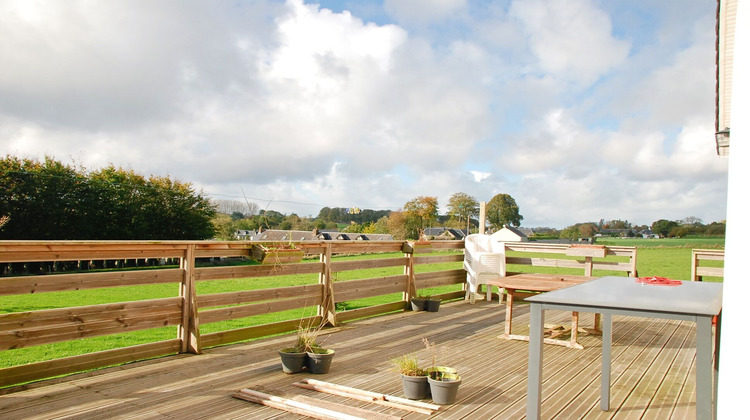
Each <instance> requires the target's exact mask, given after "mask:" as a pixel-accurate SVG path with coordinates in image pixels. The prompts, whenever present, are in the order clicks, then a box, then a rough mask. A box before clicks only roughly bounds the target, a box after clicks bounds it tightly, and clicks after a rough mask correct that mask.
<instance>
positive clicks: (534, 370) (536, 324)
mask: <svg viewBox="0 0 750 420" xmlns="http://www.w3.org/2000/svg"><path fill="white" fill-rule="evenodd" d="M543 343H544V310H543V309H542V305H540V304H536V303H532V304H531V324H530V330H529V375H528V376H529V379H528V388H527V392H526V418H527V419H539V418H540V416H541V412H542V345H543Z"/></svg>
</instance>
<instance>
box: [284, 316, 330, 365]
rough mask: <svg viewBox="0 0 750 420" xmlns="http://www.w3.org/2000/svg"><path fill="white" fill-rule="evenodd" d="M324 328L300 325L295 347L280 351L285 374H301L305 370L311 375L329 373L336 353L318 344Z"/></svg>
mask: <svg viewBox="0 0 750 420" xmlns="http://www.w3.org/2000/svg"><path fill="white" fill-rule="evenodd" d="M322 328H323V326H322V325H317V326H315V327H313V326H312V325H306V326H305V325H302V324H300V327H299V329H297V341H296V343H295V345H294V346H292V347H287V348H283V349H281V350H279V356H280V357H281V368H282V370H283V371H284V373H299V372H302V371H303V370H305V369H307V370H308V371H309V372H310V373H316V374H319V373H328V371H329V370H330V368H331V359H333V355H334V354H335V352H334V351H333V350H331V349H326V348H323V347H321V346H320V345H319V344H318V336H319V335H320V330H321V329H322Z"/></svg>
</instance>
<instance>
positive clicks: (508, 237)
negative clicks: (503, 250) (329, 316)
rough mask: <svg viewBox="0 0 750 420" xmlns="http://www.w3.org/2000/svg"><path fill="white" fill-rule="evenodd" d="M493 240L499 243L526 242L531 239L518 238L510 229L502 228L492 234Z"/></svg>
mask: <svg viewBox="0 0 750 420" xmlns="http://www.w3.org/2000/svg"><path fill="white" fill-rule="evenodd" d="M492 239H493V240H495V241H498V242H526V241H528V240H529V238H527V237H525V236H518V235H516V234H515V233H513V232H512V231H511V230H510V229H506V228H502V229H500V230H498V231H497V232H495V233H493V234H492Z"/></svg>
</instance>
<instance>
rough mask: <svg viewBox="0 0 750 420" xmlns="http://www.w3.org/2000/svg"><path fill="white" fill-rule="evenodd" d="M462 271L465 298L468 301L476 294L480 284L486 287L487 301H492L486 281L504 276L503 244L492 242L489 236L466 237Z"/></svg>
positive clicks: (490, 287) (490, 289)
mask: <svg viewBox="0 0 750 420" xmlns="http://www.w3.org/2000/svg"><path fill="white" fill-rule="evenodd" d="M464 270H466V282H467V283H468V286H469V287H468V288H467V290H466V297H467V298H469V299H470V300H473V299H471V297H473V296H474V294H475V293H477V290H478V289H479V285H480V284H484V285H486V289H487V301H490V300H491V299H492V286H490V285H487V280H488V279H491V278H497V277H498V276H505V244H504V243H502V242H498V241H497V240H493V238H492V237H491V236H489V235H483V234H472V235H469V236H467V237H466V240H465V245H464Z"/></svg>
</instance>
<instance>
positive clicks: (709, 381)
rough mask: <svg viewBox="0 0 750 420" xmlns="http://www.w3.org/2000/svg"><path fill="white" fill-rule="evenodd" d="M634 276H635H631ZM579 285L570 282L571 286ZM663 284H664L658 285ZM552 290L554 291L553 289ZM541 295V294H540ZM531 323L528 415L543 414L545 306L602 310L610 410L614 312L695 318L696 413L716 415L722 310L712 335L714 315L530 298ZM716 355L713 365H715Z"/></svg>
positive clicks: (604, 392) (604, 386)
mask: <svg viewBox="0 0 750 420" xmlns="http://www.w3.org/2000/svg"><path fill="white" fill-rule="evenodd" d="M631 280H634V279H631ZM576 287H580V286H571V287H570V288H568V289H566V290H572V289H574V288H576ZM656 287H664V286H656ZM550 293H552V292H550ZM540 296H541V295H540ZM535 298H536V296H535ZM530 302H531V324H530V332H529V337H530V340H529V365H528V369H529V377H528V389H527V391H528V392H527V405H526V418H528V419H539V418H540V415H541V396H542V352H543V344H542V343H543V341H544V340H543V339H544V313H545V311H546V310H564V311H578V312H594V313H600V314H602V375H601V409H602V410H604V411H608V410H609V402H610V401H609V399H610V381H611V351H612V315H625V316H639V317H649V318H664V319H676V320H684V321H692V322H695V323H696V325H697V331H696V413H697V418H699V419H711V418H715V416H716V405H715V403H713V402H714V401H716V394H717V392H716V391H717V385H718V373H719V340H720V335H721V310H719V312H718V313H717V314H715V315H717V322H716V334H715V339H714V342H713V343H712V341H711V336H712V320H713V317H714V315H708V314H686V313H675V312H665V311H661V310H643V309H627V308H608V307H606V306H597V305H577V304H567V303H561V302H534V301H531V300H530ZM712 347H713V350H714V351H713V352H712ZM712 358H713V366H712V363H711V361H712Z"/></svg>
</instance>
